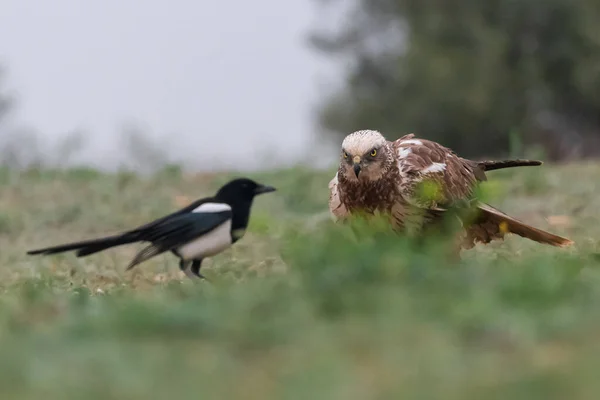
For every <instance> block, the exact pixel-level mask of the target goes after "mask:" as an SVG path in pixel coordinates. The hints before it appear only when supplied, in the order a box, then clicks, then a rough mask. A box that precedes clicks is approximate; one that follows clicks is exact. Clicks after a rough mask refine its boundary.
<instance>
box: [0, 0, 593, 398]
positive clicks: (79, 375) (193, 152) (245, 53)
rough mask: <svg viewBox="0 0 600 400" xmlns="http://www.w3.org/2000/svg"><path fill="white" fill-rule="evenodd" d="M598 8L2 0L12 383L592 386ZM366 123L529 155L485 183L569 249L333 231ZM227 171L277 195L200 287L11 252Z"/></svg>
mask: <svg viewBox="0 0 600 400" xmlns="http://www.w3.org/2000/svg"><path fill="white" fill-rule="evenodd" d="M598 21H600V1H598V0H519V1H516V0H429V1H425V0H337V1H336V0H285V1H284V0H263V1H254V2H251V1H241V0H240V1H227V2H225V1H223V2H217V1H212V2H210V1H192V0H179V1H170V2H167V1H164V0H163V1H159V0H143V1H142V0H138V1H131V0H130V1H126V0H121V1H117V0H95V1H94V0H87V1H83V0H53V1H35V2H34V1H32V0H0V189H1V190H0V250H1V251H0V293H1V294H0V399H13V400H29V399H35V400H38V399H40V398H43V399H44V400H66V399H82V398H85V399H87V400H107V399H119V400H121V399H130V400H135V399H140V400H142V399H143V400H151V399H160V400H162V399H165V398H173V399H175V398H176V399H195V400H197V399H198V398H201V399H202V400H204V399H218V400H222V399H237V398H241V399H244V400H247V399H258V400H268V399H277V400H280V399H290V400H299V399H300V400H305V399H343V400H354V399H356V400H365V399H378V400H380V399H381V400H383V399H394V400H395V399H444V400H454V399H456V400H471V399H473V400H480V399H512V400H520V399H523V400H534V399H544V400H548V399H557V400H564V399H598V398H600V396H599V395H598V394H599V393H600V380H599V379H598V372H597V371H598V370H599V367H600V313H598V310H599V309H600V239H599V238H600V214H599V213H598V210H597V206H596V204H597V199H598V198H600V180H599V179H598V176H599V174H600V163H598V161H597V160H594V158H596V157H597V156H598V155H599V153H600V134H599V133H600V25H599V24H598ZM366 128H370V129H378V130H381V131H382V132H383V133H384V134H385V135H386V136H387V137H388V139H395V138H397V137H399V136H401V135H404V134H406V133H409V132H414V133H416V134H417V135H419V136H422V137H426V138H428V139H433V140H437V141H439V142H441V143H442V144H444V145H446V146H449V147H451V148H452V149H454V150H455V151H457V152H458V153H459V154H460V155H462V156H465V157H472V158H487V157H498V158H500V157H519V158H525V157H535V158H540V159H542V160H544V162H545V164H544V165H543V166H542V167H538V168H510V169H506V170H501V171H493V172H490V174H489V182H487V183H485V184H482V186H483V189H484V195H485V197H484V198H485V199H486V201H487V199H489V200H490V204H491V205H493V206H495V207H498V208H499V209H501V210H503V211H505V212H506V213H508V214H510V215H511V216H514V217H515V218H518V219H521V220H523V221H524V222H527V223H529V224H532V225H534V226H535V227H538V228H542V229H545V230H549V231H551V232H552V233H556V234H559V235H561V236H565V237H568V238H569V239H572V240H574V241H575V245H574V246H572V247H569V248H566V249H563V248H560V249H557V248H553V247H550V246H545V245H541V244H539V243H535V242H533V241H530V240H526V239H523V238H521V237H518V236H516V235H510V236H509V237H507V238H506V239H505V240H504V241H496V242H494V243H491V244H490V245H487V246H482V245H479V246H477V247H476V248H474V249H472V250H469V251H463V252H462V254H461V260H454V261H451V260H448V257H447V254H449V253H448V252H447V247H446V246H449V245H451V244H452V243H451V240H443V238H442V239H440V240H439V241H438V240H437V239H439V238H437V237H434V238H431V239H432V240H431V241H429V240H425V241H420V240H419V241H417V242H418V243H415V242H413V241H411V240H409V239H406V238H402V237H398V235H386V234H385V233H386V232H379V231H378V228H377V226H375V227H372V226H371V227H369V226H367V225H366V224H365V225H362V224H360V223H359V224H356V225H354V226H352V225H351V226H348V225H342V224H333V223H332V222H331V221H330V218H329V212H328V204H327V203H328V190H327V185H328V182H329V181H330V180H331V178H332V176H333V174H334V171H335V169H336V165H335V164H336V162H337V160H338V157H339V145H340V142H341V140H342V137H343V136H344V135H346V134H348V133H349V132H351V131H354V130H357V129H366ZM240 171H251V172H248V173H247V175H248V176H250V177H252V178H255V179H256V180H257V181H260V182H264V183H268V184H270V185H273V186H275V187H277V189H278V190H277V192H275V193H273V194H269V195H268V196H264V197H263V196H261V197H260V198H258V199H257V200H256V201H255V204H254V205H253V208H252V216H251V218H250V224H249V226H248V230H247V232H246V234H245V236H244V238H243V240H240V241H238V242H236V244H235V246H232V248H231V249H228V250H227V251H225V252H223V253H221V254H219V255H216V256H215V257H211V258H208V259H206V260H205V261H204V262H203V266H202V273H203V274H205V275H206V276H207V277H208V279H209V280H210V283H206V282H201V283H197V282H192V281H190V280H189V279H187V278H186V277H185V276H184V275H183V273H182V272H181V271H179V269H178V268H177V261H176V260H175V259H174V258H173V257H172V255H171V254H167V253H165V254H164V255H161V256H158V257H154V258H152V259H151V260H148V261H147V262H145V263H144V264H143V265H140V266H139V267H137V268H134V269H132V270H130V271H126V270H125V268H126V265H127V264H128V263H129V262H130V260H131V259H132V258H133V256H134V254H135V253H136V252H137V251H138V250H139V248H138V247H137V246H135V245H132V246H122V247H119V248H116V249H111V250H108V251H105V252H101V253H98V254H95V255H93V256H90V257H84V258H78V257H75V256H74V255H73V254H64V255H56V256H49V257H29V256H26V255H25V253H26V251H27V250H31V249H33V248H40V247H45V246H50V245H55V244H59V243H66V242H72V241H76V240H80V239H84V238H93V237H98V236H104V235H107V234H111V233H115V232H121V231H124V230H128V229H131V228H132V227H135V226H140V225H142V224H144V223H146V222H148V221H151V220H153V219H155V218H158V217H160V216H163V215H165V214H167V213H170V212H172V211H173V210H174V209H176V208H179V207H182V206H184V205H186V204H189V203H190V202H191V201H192V200H193V199H196V198H198V197H201V196H205V195H207V194H209V193H214V192H215V191H216V190H217V188H218V187H220V186H221V185H222V184H223V183H225V182H226V181H227V180H229V179H231V177H232V176H234V175H238V173H239V172H240ZM138 172H144V174H142V173H138ZM359 222H360V221H359ZM426 239H429V238H426ZM450 239H451V236H450ZM438 242H439V243H438ZM455 261H456V262H455Z"/></svg>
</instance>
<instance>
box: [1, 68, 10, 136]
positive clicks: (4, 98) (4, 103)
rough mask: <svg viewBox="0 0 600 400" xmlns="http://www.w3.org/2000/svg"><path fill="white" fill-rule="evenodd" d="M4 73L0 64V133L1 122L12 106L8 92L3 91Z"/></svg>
mask: <svg viewBox="0 0 600 400" xmlns="http://www.w3.org/2000/svg"><path fill="white" fill-rule="evenodd" d="M4 75H5V71H4V69H3V68H2V67H1V66H0V134H2V128H3V122H5V120H6V117H7V116H8V114H9V112H10V111H11V109H12V106H13V99H12V97H11V96H10V95H9V94H8V93H6V92H5V88H4V86H3V85H4Z"/></svg>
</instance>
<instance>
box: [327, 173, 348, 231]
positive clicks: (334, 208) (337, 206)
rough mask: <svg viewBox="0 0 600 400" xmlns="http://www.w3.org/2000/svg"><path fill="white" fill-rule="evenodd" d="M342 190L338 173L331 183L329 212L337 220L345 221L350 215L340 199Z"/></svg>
mask: <svg viewBox="0 0 600 400" xmlns="http://www.w3.org/2000/svg"><path fill="white" fill-rule="evenodd" d="M340 190H341V189H340V188H339V185H338V175H337V173H336V174H335V176H334V177H333V179H332V180H331V181H329V211H330V212H331V215H332V216H333V218H334V219H335V220H338V219H344V218H345V217H346V216H347V215H348V210H347V209H346V206H345V205H344V203H342V200H341V198H340Z"/></svg>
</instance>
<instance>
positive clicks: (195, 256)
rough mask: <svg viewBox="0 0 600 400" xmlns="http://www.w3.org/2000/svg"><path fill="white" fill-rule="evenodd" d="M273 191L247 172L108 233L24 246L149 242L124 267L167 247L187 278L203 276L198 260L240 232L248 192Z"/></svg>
mask: <svg viewBox="0 0 600 400" xmlns="http://www.w3.org/2000/svg"><path fill="white" fill-rule="evenodd" d="M273 191H275V188H274V187H272V186H266V185H261V184H259V183H256V182H254V181H253V180H251V179H248V178H238V179H234V180H232V181H230V182H228V183H226V184H225V185H223V186H222V187H221V188H220V189H219V190H218V191H217V193H216V194H215V195H214V196H213V197H206V198H203V199H199V200H196V201H194V202H193V203H191V204H189V205H188V206H186V207H184V208H182V209H180V210H179V211H176V212H174V213H172V214H169V215H166V216H164V217H162V218H159V219H157V220H154V221H152V222H149V223H147V224H145V225H142V226H140V227H137V228H135V229H132V230H130V231H126V232H123V233H120V234H117V235H113V236H106V237H103V238H98V239H91V240H85V241H81V242H74V243H67V244H63V245H59V246H53V247H47V248H44V249H38V250H30V251H28V252H27V254H29V255H35V254H41V255H47V254H55V253H62V252H65V251H72V250H77V252H76V253H75V254H76V255H77V257H84V256H88V255H90V254H94V253H97V252H99V251H102V250H106V249H109V248H111V247H116V246H121V245H124V244H129V243H135V242H150V245H148V246H147V247H145V248H143V249H142V250H141V251H140V252H138V253H137V254H136V256H135V257H134V258H133V260H132V261H131V262H130V263H129V266H128V267H127V270H129V269H131V268H133V267H134V266H136V265H137V264H140V263H142V262H144V261H146V260H148V259H150V258H152V257H154V256H157V255H159V254H161V253H164V252H166V251H170V252H172V253H173V254H175V255H176V256H177V257H179V267H180V268H181V270H182V271H183V272H184V273H185V274H186V275H187V276H188V277H189V278H191V279H197V278H201V279H206V278H205V277H204V276H203V275H202V274H201V273H200V267H201V264H202V260H203V259H204V258H205V257H210V256H214V255H216V254H218V253H220V252H222V251H223V250H225V249H227V248H229V247H230V246H231V245H232V244H233V243H235V242H237V241H238V240H239V239H241V238H242V237H243V236H244V234H245V233H246V227H247V226H248V220H249V218H250V208H251V207H252V201H253V200H254V197H255V196H257V195H259V194H263V193H269V192H273Z"/></svg>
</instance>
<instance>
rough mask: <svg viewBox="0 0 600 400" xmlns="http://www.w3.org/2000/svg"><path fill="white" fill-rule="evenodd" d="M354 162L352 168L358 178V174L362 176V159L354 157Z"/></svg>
mask: <svg viewBox="0 0 600 400" xmlns="http://www.w3.org/2000/svg"><path fill="white" fill-rule="evenodd" d="M352 162H353V163H354V164H353V166H352V169H354V175H356V177H357V178H358V174H360V157H359V156H356V157H354V158H353V159H352Z"/></svg>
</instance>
